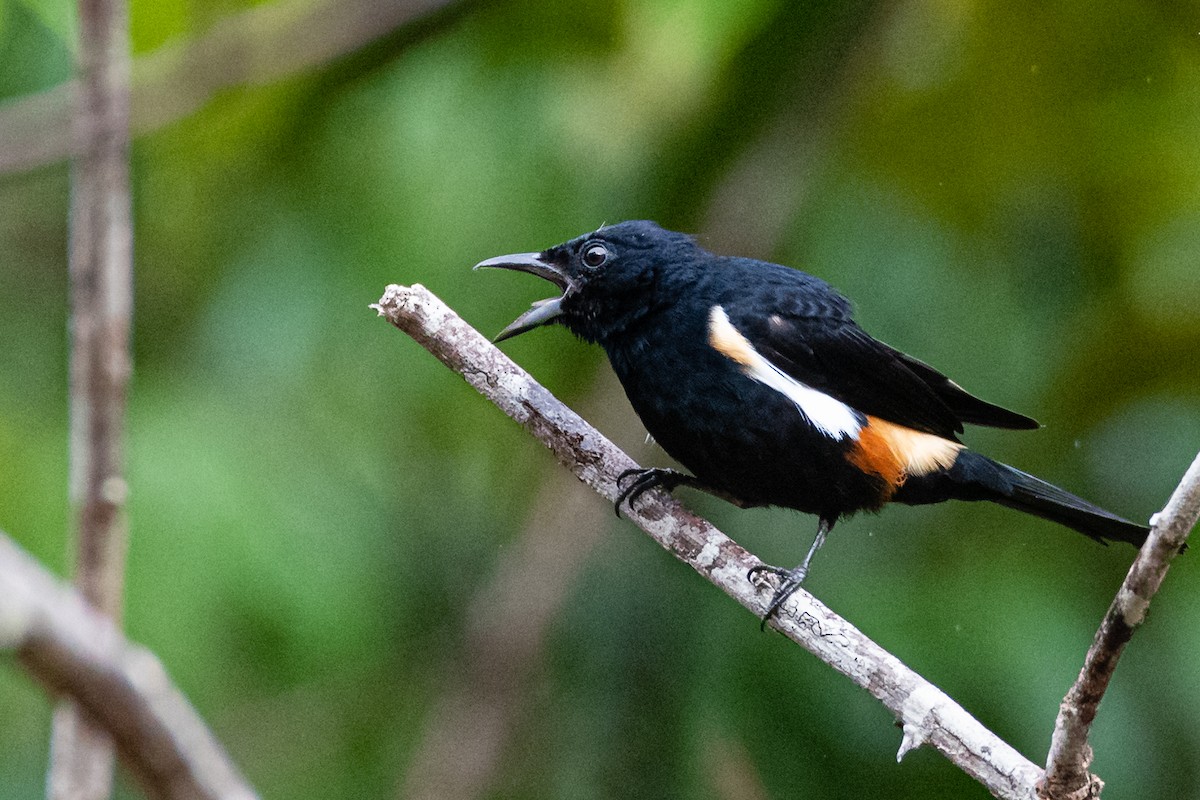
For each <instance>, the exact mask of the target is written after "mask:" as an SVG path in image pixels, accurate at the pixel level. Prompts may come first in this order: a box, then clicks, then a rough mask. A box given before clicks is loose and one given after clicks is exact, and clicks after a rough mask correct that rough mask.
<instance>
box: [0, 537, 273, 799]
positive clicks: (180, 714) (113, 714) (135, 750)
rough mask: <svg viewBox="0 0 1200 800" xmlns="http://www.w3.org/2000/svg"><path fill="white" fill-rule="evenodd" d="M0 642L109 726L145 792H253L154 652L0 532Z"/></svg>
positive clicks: (229, 795) (241, 795)
mask: <svg viewBox="0 0 1200 800" xmlns="http://www.w3.org/2000/svg"><path fill="white" fill-rule="evenodd" d="M0 649H6V650H12V651H14V652H15V653H16V655H17V657H18V659H19V660H20V661H21V663H22V664H23V665H24V666H25V667H26V669H28V670H29V672H30V673H31V674H32V675H34V677H36V678H37V679H38V680H40V681H41V682H42V683H43V684H45V685H46V686H47V687H48V688H49V689H50V690H51V691H53V692H56V693H62V694H66V695H68V696H70V697H71V698H73V699H74V700H75V702H76V703H77V704H78V705H79V707H80V708H81V709H82V710H83V711H84V712H86V714H87V717H88V719H89V720H94V721H95V723H96V724H98V726H99V727H100V728H102V729H103V730H106V731H108V732H109V733H110V734H111V735H112V738H113V740H114V741H115V742H116V745H117V748H118V749H119V751H120V753H121V757H122V758H123V759H124V761H125V763H126V764H127V766H128V767H129V768H130V770H131V771H132V772H133V773H134V774H135V775H136V776H137V777H138V779H139V780H140V781H141V783H142V784H143V786H144V787H145V788H146V790H147V792H148V793H149V794H150V795H151V796H153V797H161V798H187V799H188V800H201V799H202V798H212V799H213V800H216V798H222V800H253V798H256V797H257V795H256V794H255V792H254V790H253V789H252V788H250V786H249V785H248V784H247V783H246V781H245V779H243V778H242V776H241V775H240V774H239V773H238V770H237V767H235V766H234V765H233V764H232V763H231V762H230V760H229V757H228V756H227V755H226V754H225V752H224V750H222V748H221V745H220V744H219V743H218V742H217V740H216V739H215V738H214V737H213V735H212V733H211V732H209V730H208V728H207V727H205V725H204V721H203V720H201V719H200V717H199V716H198V715H197V714H196V711H195V710H194V709H193V708H192V707H191V705H190V704H189V703H188V701H187V699H186V698H185V697H184V696H183V695H182V694H181V693H180V692H179V690H178V689H177V688H175V686H174V685H173V684H172V683H171V680H170V678H169V677H168V676H167V674H166V671H165V670H164V669H163V667H162V664H161V663H160V662H159V660H158V659H157V658H156V657H155V656H154V654H152V653H151V652H150V651H148V650H146V649H144V648H142V647H139V646H137V645H133V644H130V643H129V642H128V641H126V640H125V638H124V637H123V636H122V635H121V632H120V630H119V629H118V628H117V626H116V625H115V624H114V623H113V622H112V620H111V619H109V618H108V617H106V616H104V615H103V614H100V613H99V612H97V611H95V610H94V609H92V608H91V607H89V606H88V604H87V603H86V602H85V601H84V599H83V597H82V596H81V595H80V594H79V593H78V592H76V591H73V590H71V589H70V588H69V587H66V586H63V585H62V584H60V583H59V582H58V581H57V580H55V579H54V578H53V577H52V576H51V575H50V574H49V573H48V572H46V570H45V569H43V568H42V567H41V566H40V565H39V564H38V563H37V562H36V561H35V560H34V559H33V558H31V557H30V556H29V555H28V554H27V553H25V552H24V551H23V550H21V548H20V547H18V546H17V545H16V544H15V543H14V542H13V541H12V540H11V539H9V538H8V537H7V536H6V535H4V534H3V533H2V532H0Z"/></svg>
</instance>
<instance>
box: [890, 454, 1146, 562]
mask: <svg viewBox="0 0 1200 800" xmlns="http://www.w3.org/2000/svg"><path fill="white" fill-rule="evenodd" d="M929 478H934V476H932V475H931V476H929ZM935 480H937V481H938V483H939V484H940V485H939V486H936V487H935V486H934V485H933V484H932V483H931V484H929V485H926V486H914V487H912V489H913V492H912V494H911V496H909V497H905V496H903V494H904V490H905V489H907V488H908V486H907V484H906V486H905V487H903V489H902V490H901V492H899V493H897V496H896V499H897V500H899V501H900V502H910V503H921V502H931V501H933V496H932V494H930V493H931V492H937V491H938V490H940V491H943V492H948V493H949V494H950V496H951V497H954V498H957V499H962V500H991V501H992V502H994V503H999V504H1000V505H1002V506H1007V507H1009V508H1015V509H1017V510H1018V511H1024V512H1025V513H1027V514H1033V515H1035V516H1038V517H1041V518H1042V519H1048V520H1050V521H1051V522H1057V523H1058V524H1059V525H1065V526H1067V527H1068V528H1072V529H1073V530H1077V531H1079V532H1080V533H1082V534H1083V535H1085V536H1089V537H1091V538H1093V539H1095V540H1096V541H1098V542H1106V541H1120V542H1129V543H1130V544H1132V545H1133V546H1135V547H1141V546H1142V544H1143V543H1144V542H1145V541H1146V535H1147V534H1148V533H1149V529H1148V528H1147V527H1146V526H1145V525H1139V524H1137V523H1136V522H1130V521H1129V520H1127V519H1124V518H1122V517H1118V516H1117V515H1116V514H1113V513H1111V512H1108V511H1105V510H1104V509H1103V508H1100V507H1099V506H1096V505H1092V504H1091V503H1089V502H1088V501H1086V500H1084V499H1083V498H1080V497H1076V496H1075V495H1073V494H1071V493H1070V492H1067V491H1064V490H1062V489H1060V488H1058V487H1057V486H1055V485H1053V484H1050V483H1047V482H1046V481H1044V480H1042V479H1040V478H1035V477H1034V476H1032V475H1030V474H1028V473H1026V472H1022V471H1021V470H1019V469H1016V468H1015V467H1010V466H1008V465H1007V464H1001V463H1000V462H998V461H993V460H991V459H990V458H987V457H986V456H981V455H979V454H978V453H974V452H972V451H970V450H963V451H961V452H960V453H959V455H958V458H957V459H956V460H955V462H954V465H953V466H952V467H950V468H949V469H948V470H946V471H945V472H943V473H941V474H940V475H939V476H937V478H935Z"/></svg>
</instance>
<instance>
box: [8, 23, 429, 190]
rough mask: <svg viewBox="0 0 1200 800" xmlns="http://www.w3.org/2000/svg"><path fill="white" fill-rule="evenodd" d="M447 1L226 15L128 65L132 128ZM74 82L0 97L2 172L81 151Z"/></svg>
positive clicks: (354, 43) (311, 60)
mask: <svg viewBox="0 0 1200 800" xmlns="http://www.w3.org/2000/svg"><path fill="white" fill-rule="evenodd" d="M450 4H451V0H410V2H391V1H390V0H330V1H329V2H314V0H277V2H272V3H265V4H262V5H258V6H255V7H254V8H250V9H248V10H246V11H243V12H241V13H238V14H232V15H230V16H228V17H226V18H224V19H222V20H220V21H218V22H217V23H216V24H215V25H213V26H212V27H211V28H210V29H209V30H207V31H205V33H204V34H203V35H201V36H198V37H196V38H194V39H190V40H187V41H185V42H182V43H180V42H173V43H171V44H167V45H164V46H163V47H161V48H159V49H158V50H155V51H154V52H153V53H149V54H147V55H144V56H141V57H139V58H138V59H137V61H136V62H135V63H134V66H133V70H134V78H135V80H134V88H133V121H132V125H133V130H134V132H135V133H137V134H139V135H140V134H143V133H147V132H149V131H153V130H157V129H159V128H162V127H165V126H166V125H168V124H170V123H172V122H175V121H176V120H179V119H182V118H184V117H186V116H188V115H189V114H191V113H193V112H195V111H196V110H197V109H199V108H201V107H202V106H203V105H204V104H205V103H206V102H207V101H208V99H209V98H210V97H212V96H213V95H214V94H216V93H217V92H218V91H220V90H221V89H224V88H227V87H230V86H240V85H243V84H251V85H264V84H268V83H271V82H272V81H276V80H279V79H281V78H284V77H286V76H288V75H293V74H295V73H298V72H302V71H304V70H306V69H311V68H313V67H315V66H318V65H321V64H325V63H327V62H329V61H332V60H333V59H335V58H337V57H339V56H342V55H344V54H346V53H348V52H352V51H354V50H356V49H358V48H360V47H362V46H363V45H365V44H367V43H368V42H371V41H372V40H374V39H377V38H379V37H380V36H383V35H384V34H386V33H388V32H390V31H393V30H396V29H397V28H400V27H402V26H404V25H407V24H409V23H412V22H414V21H417V20H420V19H423V18H425V17H427V16H429V15H430V14H432V13H433V12H435V11H438V10H440V9H442V8H444V7H446V6H448V5H450ZM74 92H75V82H73V81H72V82H68V83H64V84H60V85H58V86H55V87H52V88H50V89H47V90H46V91H44V92H40V93H38V94H35V95H29V96H27V97H21V98H18V99H16V100H13V101H11V102H9V103H7V104H4V105H0V174H4V173H8V172H22V171H25V170H30V169H34V168H36V167H39V166H42V165H44V164H53V163H55V162H57V161H61V160H62V159H64V158H67V157H70V156H73V155H76V154H77V153H78V152H79V143H78V141H77V140H73V139H72V137H71V129H70V124H69V122H70V101H71V97H72V96H73V94H74Z"/></svg>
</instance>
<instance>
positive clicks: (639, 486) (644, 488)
mask: <svg viewBox="0 0 1200 800" xmlns="http://www.w3.org/2000/svg"><path fill="white" fill-rule="evenodd" d="M674 475H675V471H674V470H669V469H661V468H659V467H651V468H650V469H642V468H641V467H633V468H632V469H627V470H625V471H624V472H622V473H621V474H620V475H618V476H617V488H618V489H620V494H618V495H617V502H616V503H614V504H613V511H615V512H616V514H617V516H618V517H619V516H621V504H622V503H626V504H628V505H629V507H630V508H632V507H633V502H634V501H635V500H637V499H638V498H639V497H641V496H642V495H644V494H645V493H646V492H648V491H650V490H651V489H653V488H654V487H656V486H662V487H663V488H665V489H666V490H667V491H670V490H671V489H673V488H675V487H674V484H673V483H672V481H671V478H672V477H674ZM630 476H633V480H632V481H630V483H629V485H628V486H626V487H625V488H624V489H621V484H622V483H624V482H625V479H626V478H629V477H630Z"/></svg>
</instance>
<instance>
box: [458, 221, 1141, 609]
mask: <svg viewBox="0 0 1200 800" xmlns="http://www.w3.org/2000/svg"><path fill="white" fill-rule="evenodd" d="M479 267H498V268H501V269H512V270H519V271H522V272H529V273H532V274H534V275H537V276H539V277H542V278H545V279H546V280H548V281H550V282H551V283H553V284H555V285H556V286H557V287H558V288H559V289H560V290H561V291H562V296H561V297H555V298H551V299H548V300H542V301H540V302H537V303H535V304H534V305H533V308H531V309H530V310H529V311H527V312H525V313H524V314H522V315H521V316H520V317H519V318H518V319H517V320H516V321H515V322H513V323H512V324H511V325H509V326H508V327H507V328H505V329H504V330H503V331H501V332H500V334H499V335H498V336H497V337H496V341H501V340H503V339H507V338H509V337H511V336H516V335H517V334H520V333H524V332H525V331H528V330H530V329H532V328H536V327H538V326H541V325H546V324H548V323H559V324H561V325H564V326H565V327H566V328H567V329H568V330H570V331H571V332H572V333H574V334H575V335H576V336H578V337H579V338H581V339H583V340H585V341H588V342H595V343H597V344H599V345H600V346H601V347H603V348H604V350H605V352H607V353H608V358H609V361H611V362H612V367H613V370H614V371H615V372H616V374H617V377H618V378H619V379H620V381H621V384H622V386H624V387H625V394H626V395H627V396H628V397H629V402H630V403H632V405H633V408H634V410H635V411H636V412H637V414H638V416H639V417H641V419H642V422H643V423H644V424H645V426H646V429H647V431H649V433H650V435H651V436H653V437H654V439H655V440H656V441H657V442H658V443H659V444H660V445H661V446H662V447H663V449H664V450H666V451H667V453H668V454H670V455H671V456H672V457H673V458H674V459H675V460H676V461H678V462H679V463H680V464H683V465H684V466H685V467H687V468H688V469H690V470H691V471H692V473H693V474H692V475H687V474H685V473H682V472H678V471H675V470H670V469H641V470H630V471H629V472H627V473H626V474H624V475H622V476H621V477H622V480H621V481H620V482H619V484H618V485H619V486H623V489H622V491H621V494H620V496H619V497H618V499H617V504H616V507H617V510H618V513H619V512H620V506H621V503H622V502H623V501H626V500H628V501H629V502H631V503H632V502H633V501H635V500H636V499H637V498H638V497H639V496H640V495H641V494H642V493H643V492H645V491H647V490H649V489H651V488H653V487H656V486H660V487H662V488H664V489H666V490H667V491H670V490H672V489H674V488H675V487H676V486H691V487H694V488H697V489H701V490H704V491H707V492H710V493H712V494H715V495H717V496H719V497H722V498H724V499H726V500H729V501H731V502H733V503H735V504H737V505H739V506H742V507H750V506H785V507H787V508H794V509H798V510H800V511H803V512H806V513H809V514H816V515H817V517H818V519H819V520H820V522H819V524H818V526H817V535H816V538H815V540H814V541H813V544H812V547H811V548H810V549H809V551H808V554H807V555H806V556H805V558H804V561H803V562H802V563H801V564H800V565H799V566H797V567H795V568H794V569H780V568H778V567H766V566H763V567H757V568H755V569H756V570H763V571H768V572H773V573H775V574H777V575H779V576H780V577H781V582H780V585H779V588H778V590H777V591H776V593H775V596H774V597H773V598H772V600H771V604H770V606H769V608H768V611H767V613H766V615H765V616H764V620H763V621H764V624H765V622H766V620H767V619H769V618H770V616H771V614H773V613H774V612H775V610H776V609H778V608H779V606H780V605H781V604H782V603H783V601H784V600H786V599H787V597H788V596H789V595H790V594H791V593H792V592H794V591H795V590H796V588H797V587H798V586H799V585H800V583H801V581H803V580H804V578H805V576H806V575H807V573H808V569H809V565H810V563H811V561H812V557H813V554H814V553H816V551H817V550H818V549H819V548H820V547H821V544H822V543H823V542H824V541H825V536H826V534H828V533H829V531H830V529H832V528H833V526H834V523H836V522H837V521H838V519H840V518H841V517H844V516H848V515H850V514H853V513H854V512H856V511H863V510H866V511H876V510H878V509H880V508H881V507H882V506H883V505H884V504H885V503H889V502H896V503H906V504H909V505H919V504H924V503H938V502H941V501H943V500H991V501H992V502H994V503H999V504H1000V505H1004V506H1008V507H1009V508H1015V509H1017V510H1019V511H1024V512H1026V513H1028V514H1034V515H1036V516H1039V517H1043V518H1045V519H1048V520H1051V521H1053V522H1057V523H1059V524H1060V525H1065V526H1067V527H1069V528H1073V529H1075V530H1077V531H1079V532H1080V533H1083V534H1084V535H1086V536H1089V537H1091V538H1093V539H1095V540H1097V541H1100V542H1103V541H1105V540H1118V541H1123V542H1129V543H1130V544H1133V545H1136V546H1139V547H1140V546H1141V544H1142V543H1143V542H1144V541H1145V540H1146V534H1147V529H1146V528H1145V527H1144V526H1142V525H1137V524H1135V523H1132V522H1129V521H1128V520H1125V519H1122V518H1121V517H1118V516H1116V515H1114V514H1111V513H1109V512H1108V511H1105V510H1104V509H1102V508H1099V507H1097V506H1094V505H1092V504H1091V503H1089V502H1087V501H1086V500H1082V499H1080V498H1078V497H1076V496H1075V495H1073V494H1070V493H1069V492H1066V491H1063V490H1062V489H1059V488H1058V487H1056V486H1052V485H1051V484H1049V483H1046V482H1045V481H1042V480H1039V479H1038V478H1035V477H1033V476H1032V475H1028V474H1026V473H1024V472H1022V471H1020V470H1018V469H1015V468H1013V467H1010V466H1007V465H1006V464H1001V463H999V462H996V461H993V460H991V459H989V458H987V457H985V456H982V455H979V454H978V453H974V452H972V451H970V450H968V449H966V447H965V446H964V445H963V444H962V443H961V442H960V441H959V439H958V434H959V433H961V432H962V430H963V423H970V424H973V425H987V426H991V427H995V428H1011V429H1030V428H1036V427H1038V424H1037V422H1035V421H1034V420H1032V419H1030V418H1029V417H1026V416H1023V415H1021V414H1017V413H1015V412H1013V411H1009V410H1007V409H1004V408H1001V407H1000V406H997V405H993V404H991V403H988V402H985V401H983V400H980V399H979V398H977V397H974V396H973V395H971V394H968V393H967V392H966V391H965V390H963V388H962V387H961V386H959V385H958V384H957V383H955V382H954V381H952V380H950V379H949V378H947V377H946V376H945V375H943V374H942V373H940V372H938V371H937V370H936V369H934V368H933V367H931V366H929V365H928V364H925V363H924V362H922V361H918V360H917V359H915V358H913V357H912V356H908V355H905V354H904V353H902V352H900V351H899V350H896V349H894V348H892V347H889V346H888V345H886V344H884V343H883V342H880V341H878V340H876V339H874V338H872V337H871V336H870V335H869V334H868V333H866V332H865V331H864V330H863V329H862V328H860V327H859V326H858V325H857V324H856V323H855V322H854V319H853V317H852V312H851V307H850V303H849V302H848V301H847V300H846V299H845V298H844V297H842V295H840V294H839V293H838V292H837V291H836V290H834V289H833V288H832V287H831V286H830V285H829V284H827V283H825V282H824V281H822V280H820V279H819V278H815V277H813V276H811V275H807V274H805V273H803V272H800V271H798V270H794V269H791V268H788V267H783V266H780V265H778V264H770V263H767V262H763V261H755V260H753V259H749V258H734V257H728V256H718V255H714V254H712V253H710V252H708V251H706V250H704V249H703V248H701V247H700V246H699V245H697V244H696V242H695V241H694V240H693V239H692V238H691V237H690V236H687V235H685V234H680V233H674V232H672V231H668V230H665V229H663V228H661V227H659V226H658V225H657V224H655V223H653V222H646V221H636V222H622V223H620V224H619V225H611V226H606V227H602V228H600V230H598V231H596V232H594V233H589V234H585V235H584V236H580V237H579V238H577V239H572V240H571V241H569V242H566V243H565V244H560V245H558V246H556V247H551V248H550V249H548V250H544V251H542V252H540V253H520V254H517V255H509V256H500V257H498V258H490V259H488V260H486V261H482V262H480V263H479V264H478V265H477V266H476V268H477V269H478V268H479ZM626 482H627V485H625V484H626ZM749 577H753V571H752V574H751V575H750V576H749Z"/></svg>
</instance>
